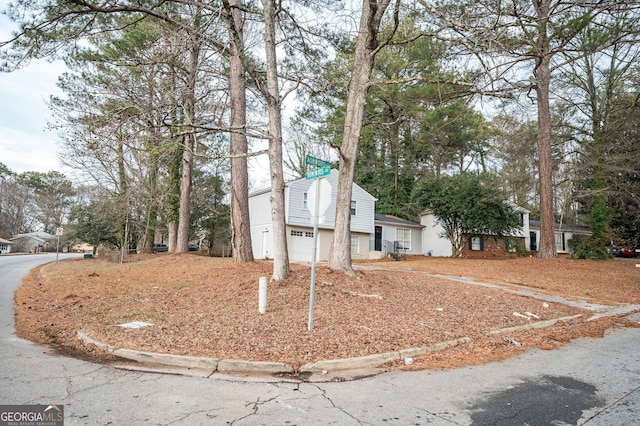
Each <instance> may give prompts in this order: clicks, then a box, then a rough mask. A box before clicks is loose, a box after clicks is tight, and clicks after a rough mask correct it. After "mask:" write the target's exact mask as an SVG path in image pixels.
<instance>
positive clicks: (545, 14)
mask: <svg viewBox="0 0 640 426" xmlns="http://www.w3.org/2000/svg"><path fill="white" fill-rule="evenodd" d="M534 4H536V5H537V6H536V8H537V13H538V18H539V24H538V25H539V27H538V43H537V45H538V48H539V52H540V53H539V57H538V60H537V62H536V68H535V70H534V77H535V90H536V95H537V97H538V162H539V166H538V172H539V175H540V176H539V180H540V245H539V246H538V257H539V258H542V259H551V258H554V257H556V255H557V254H556V244H555V236H554V222H555V217H554V214H553V210H554V209H553V165H552V158H551V110H550V107H549V85H550V81H551V70H550V61H551V54H550V52H549V39H548V36H547V21H548V19H549V0H544V1H541V2H534Z"/></svg>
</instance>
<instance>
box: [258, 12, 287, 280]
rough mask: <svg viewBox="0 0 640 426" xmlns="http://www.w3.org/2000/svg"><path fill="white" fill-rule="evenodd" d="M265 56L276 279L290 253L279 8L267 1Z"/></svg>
mask: <svg viewBox="0 0 640 426" xmlns="http://www.w3.org/2000/svg"><path fill="white" fill-rule="evenodd" d="M262 4H263V7H264V20H265V50H266V52H265V54H266V58H267V93H265V98H266V101H267V112H268V114H269V170H270V172H271V200H270V201H271V222H272V225H273V276H272V277H271V279H273V280H276V281H278V280H283V279H285V278H287V277H288V276H289V253H288V249H287V230H286V224H285V204H284V171H283V165H282V116H281V102H280V90H279V85H278V67H277V60H276V36H275V19H276V16H275V5H274V3H273V0H263V1H262Z"/></svg>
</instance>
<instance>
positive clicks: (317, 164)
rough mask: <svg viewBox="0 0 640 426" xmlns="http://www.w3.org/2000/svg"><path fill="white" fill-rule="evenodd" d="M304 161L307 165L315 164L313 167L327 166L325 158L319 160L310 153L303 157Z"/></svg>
mask: <svg viewBox="0 0 640 426" xmlns="http://www.w3.org/2000/svg"><path fill="white" fill-rule="evenodd" d="M305 163H306V164H307V165H309V166H315V167H325V166H329V162H328V161H326V160H321V159H319V158H316V157H312V156H310V155H307V156H306V158H305Z"/></svg>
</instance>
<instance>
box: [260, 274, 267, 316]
mask: <svg viewBox="0 0 640 426" xmlns="http://www.w3.org/2000/svg"><path fill="white" fill-rule="evenodd" d="M258 312H260V313H261V314H264V313H265V312H267V277H260V279H259V280H258Z"/></svg>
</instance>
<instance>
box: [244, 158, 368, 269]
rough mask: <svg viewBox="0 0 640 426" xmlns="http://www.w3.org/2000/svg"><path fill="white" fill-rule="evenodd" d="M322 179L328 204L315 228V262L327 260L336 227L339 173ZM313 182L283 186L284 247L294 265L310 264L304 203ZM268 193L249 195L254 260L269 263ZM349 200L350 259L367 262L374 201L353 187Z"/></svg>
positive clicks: (310, 225) (308, 221)
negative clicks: (327, 188) (328, 195)
mask: <svg viewBox="0 0 640 426" xmlns="http://www.w3.org/2000/svg"><path fill="white" fill-rule="evenodd" d="M325 179H326V180H327V181H328V182H329V184H330V185H331V202H330V204H329V207H328V208H327V211H326V212H325V214H324V218H323V220H322V221H320V223H319V224H318V245H317V248H316V250H317V252H316V256H317V257H316V259H317V260H319V261H326V260H328V259H329V250H330V248H331V241H332V240H333V229H334V225H335V213H336V191H337V188H338V171H337V170H331V173H330V174H329V175H327V176H326V177H325ZM312 182H313V180H311V179H298V180H294V181H292V182H289V183H287V184H286V185H285V190H284V191H285V193H284V202H285V223H286V229H287V246H288V250H289V260H290V261H293V262H311V257H312V250H313V223H312V221H311V212H310V211H309V208H308V205H307V201H308V199H309V187H310V186H311V183H312ZM270 193H271V190H270V189H265V190H262V191H258V192H255V193H253V194H250V195H249V218H250V221H251V247H252V249H253V254H254V257H255V258H256V259H270V258H272V257H273V253H274V251H273V224H272V220H271V201H270ZM351 197H352V200H351V257H352V258H353V259H368V258H369V251H370V250H369V240H370V239H371V236H372V235H373V233H374V211H375V202H376V199H375V198H374V197H373V196H372V195H371V194H369V193H368V192H367V191H365V190H364V189H362V188H361V187H360V186H358V185H357V184H355V183H354V184H353V192H352V196H351Z"/></svg>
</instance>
